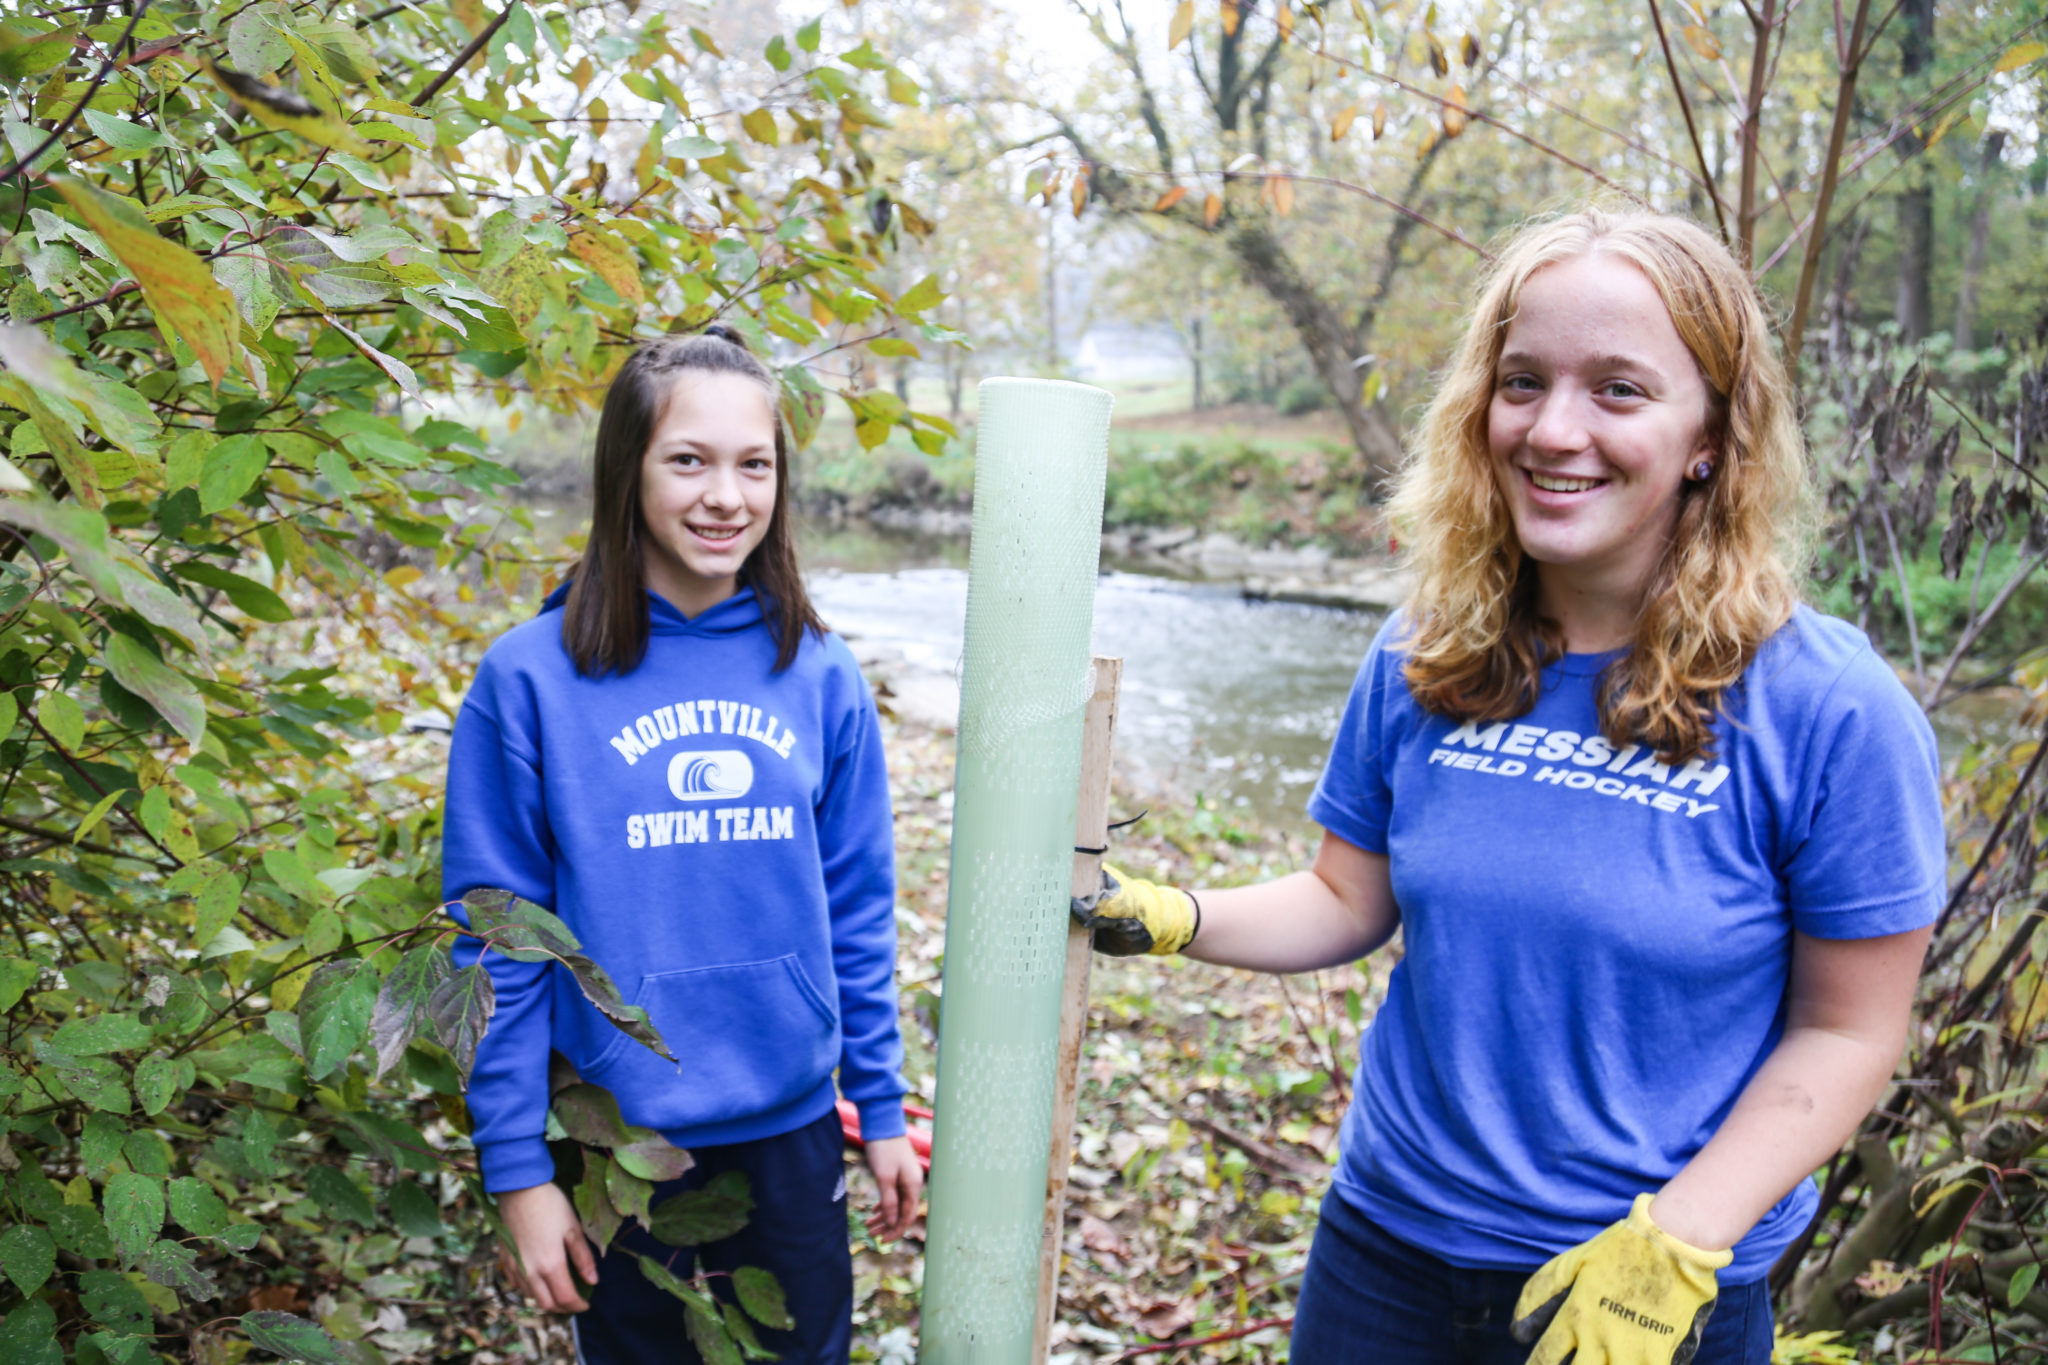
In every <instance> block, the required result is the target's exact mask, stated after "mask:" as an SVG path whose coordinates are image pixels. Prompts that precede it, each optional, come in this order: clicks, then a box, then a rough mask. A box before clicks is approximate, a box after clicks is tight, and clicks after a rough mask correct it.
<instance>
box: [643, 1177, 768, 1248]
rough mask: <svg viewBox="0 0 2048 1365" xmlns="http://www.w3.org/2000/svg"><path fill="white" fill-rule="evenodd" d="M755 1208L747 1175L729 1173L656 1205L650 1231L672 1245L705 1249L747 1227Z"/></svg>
mask: <svg viewBox="0 0 2048 1365" xmlns="http://www.w3.org/2000/svg"><path fill="white" fill-rule="evenodd" d="M753 1209H754V1199H753V1196H752V1195H750V1194H749V1193H748V1192H747V1178H746V1176H744V1175H742V1174H740V1172H738V1171H725V1172H722V1173H720V1174H719V1175H717V1176H715V1177H713V1179H712V1181H711V1183H710V1184H708V1185H706V1186H704V1187H703V1188H702V1189H696V1190H685V1191H683V1192H682V1193H681V1194H678V1195H672V1196H670V1197H669V1198H667V1199H664V1200H662V1201H661V1202H660V1203H659V1204H657V1205H655V1206H654V1218H653V1220H652V1222H651V1223H650V1225H649V1228H650V1230H651V1231H652V1232H653V1233H654V1235H655V1237H656V1238H657V1239H658V1240H660V1241H662V1242H665V1243H667V1244H668V1245H669V1246H672V1247H686V1246H701V1245H703V1244H704V1243H706V1242H719V1241H723V1240H725V1239H726V1238H727V1237H730V1236H732V1235H733V1234H734V1233H735V1232H738V1231H739V1230H740V1229H741V1228H743V1227H745V1226H746V1225H747V1215H748V1214H749V1213H752V1212H753Z"/></svg>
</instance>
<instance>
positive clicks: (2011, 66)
mask: <svg viewBox="0 0 2048 1365" xmlns="http://www.w3.org/2000/svg"><path fill="white" fill-rule="evenodd" d="M2043 57H2048V43H2021V44H2020V45H2019V46H2018V47H2014V48H2008V49H2006V53H2005V55H2004V56H2003V57H2000V58H1999V59H1998V61H1997V62H1996V63H1995V64H1993V66H1992V68H1991V69H1992V71H1994V72H1996V73H1997V74H1999V75H2001V76H2002V75H2004V74H2005V73H2006V72H2008V71H2017V70H2019V69H2020V68H2021V67H2023V66H2025V65H2026V64H2027V63H2028V62H2038V61H2040V60H2041V59H2042V58H2043Z"/></svg>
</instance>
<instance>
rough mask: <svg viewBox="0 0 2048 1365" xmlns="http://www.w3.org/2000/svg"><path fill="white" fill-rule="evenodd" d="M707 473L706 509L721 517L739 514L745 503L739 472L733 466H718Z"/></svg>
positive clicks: (705, 489)
mask: <svg viewBox="0 0 2048 1365" xmlns="http://www.w3.org/2000/svg"><path fill="white" fill-rule="evenodd" d="M705 472H706V476H707V477H706V478H705V480H704V492H703V498H702V501H703V503H704V509H705V510H706V511H708V512H712V513H715V514H717V515H720V516H723V515H725V514H726V513H728V512H737V511H738V510H739V509H740V508H741V506H742V505H744V501H745V500H744V499H743V498H742V497H741V495H740V472H739V470H737V469H735V468H733V467H732V466H731V465H724V464H717V465H713V466H712V467H711V468H710V469H709V470H707V471H705Z"/></svg>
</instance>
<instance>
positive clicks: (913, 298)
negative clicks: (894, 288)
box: [896, 275, 946, 314]
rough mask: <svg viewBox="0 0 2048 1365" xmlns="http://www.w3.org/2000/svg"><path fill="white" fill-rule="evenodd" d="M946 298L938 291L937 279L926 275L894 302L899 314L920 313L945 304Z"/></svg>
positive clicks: (935, 276)
mask: <svg viewBox="0 0 2048 1365" xmlns="http://www.w3.org/2000/svg"><path fill="white" fill-rule="evenodd" d="M945 299H946V296H945V295H944V294H943V293H941V292H940V291H939V277H938V276H937V275H927V276H925V277H924V278H923V279H921V280H919V281H918V282H917V283H916V284H913V285H912V286H910V288H909V290H908V291H906V292H905V293H903V294H902V295H900V296H899V297H898V298H897V300H896V311H897V312H898V313H899V314H908V313H922V312H923V311H925V309H927V308H936V307H937V306H938V305H939V304H941V303H943V302H945Z"/></svg>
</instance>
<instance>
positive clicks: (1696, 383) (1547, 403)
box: [1486, 252, 1714, 649]
mask: <svg viewBox="0 0 2048 1365" xmlns="http://www.w3.org/2000/svg"><path fill="white" fill-rule="evenodd" d="M1712 399H1713V395H1712V393H1711V391H1710V390H1709V389H1708V387H1707V383H1706V380H1705V378H1704V377H1703V376H1702V375H1701V374H1700V370H1699V366H1698V364H1697V363H1696V362H1695V361H1694V359H1693V356H1692V352H1691V351H1689V350H1687V349H1686V345H1685V342H1684V341H1683V340H1681V339H1680V337H1679V335H1678V329H1677V328H1676V327H1674V326H1673V325H1672V321H1671V315H1670V313H1669V312H1668V311H1667V310H1666V309H1665V307H1664V301H1663V300H1662V299H1661V298H1660V297H1659V296H1658V294H1657V290H1656V287H1655V286H1653V285H1652V284H1651V283H1650V281H1649V279H1648V278H1647V277H1646V276H1644V275H1643V273H1642V272H1641V271H1639V270H1637V269H1636V268H1635V267H1634V266H1633V265H1631V264H1629V263H1628V262H1627V261H1624V260H1622V259H1620V258H1618V257H1614V256H1609V255H1602V254H1600V253H1597V252H1595V253H1592V254H1589V255H1584V256H1578V257H1574V258H1572V259H1570V260H1565V261H1559V262H1557V263H1555V264H1552V265H1547V266H1544V267H1542V268H1541V269H1539V270H1538V271H1536V273H1535V274H1533V275H1531V276H1530V277H1529V278H1528V280H1527V282H1526V283H1525V284H1524V285H1523V286H1522V290H1521V296H1520V298H1519V299H1518V301H1517V309H1516V312H1515V315H1514V318H1513V320H1512V321H1511V322H1510V323H1509V324H1508V329H1507V336H1506V338H1505V340H1504V342H1503V344H1502V347H1501V355H1500V361H1499V363H1498V365H1497V366H1496V368H1495V373H1494V389H1493V398H1492V401H1491V403H1490V404H1489V406H1488V408H1487V419H1486V420H1487V445H1488V448H1489V449H1490V451H1491V453H1492V456H1493V464H1494V474H1495V477H1496V478H1497V479H1498V480H1499V482H1500V487H1501V490H1502V492H1503V494H1504V495H1505V497H1506V499H1507V504H1508V510H1509V513H1510V515H1511V516H1512V517H1513V518H1514V523H1515V534H1516V535H1517V537H1519V539H1520V540H1521V544H1522V548H1523V550H1524V551H1525V552H1526V553H1527V554H1528V556H1529V557H1530V558H1531V559H1533V560H1534V561H1536V563H1537V565H1538V582H1539V587H1540V590H1541V595H1542V599H1543V609H1544V611H1545V614H1546V615H1550V616H1551V617H1553V619H1556V620H1559V621H1560V622H1562V623H1563V624H1564V625H1565V627H1566V636H1567V638H1568V640H1570V641H1571V647H1572V648H1574V649H1584V648H1608V647H1612V645H1614V644H1618V643H1620V641H1618V640H1613V639H1611V637H1612V635H1613V634H1614V626H1615V623H1617V622H1625V621H1627V620H1629V619H1632V618H1633V614H1634V611H1635V609H1636V606H1637V604H1638V603H1639V602H1640V601H1641V598H1642V594H1643V591H1644V590H1645V589H1646V588H1647V587H1648V585H1649V581H1650V578H1651V575H1652V574H1653V573H1654V572H1655V570H1656V567H1657V563H1658V561H1659V559H1660V558H1661V557H1662V555H1663V553H1664V548H1665V545H1666V543H1667V542H1668V541H1669V539H1670V537H1671V532H1672V528H1673V526H1674V525H1675V524H1676V523H1677V520H1678V512H1679V502H1680V492H1681V489H1682V486H1683V484H1684V481H1685V479H1686V477H1687V471H1688V470H1689V469H1690V468H1691V467H1692V466H1693V465H1694V464H1695V463H1696V462H1698V461H1699V460H1701V459H1703V458H1704V459H1707V460H1710V461H1711V460H1712V459H1713V458H1714V451H1713V449H1712V444H1711V441H1710V439H1709V437H1708V432H1707V426H1708V422H1707V418H1708V415H1709V413H1710V411H1711V404H1712ZM1575 617H1577V618H1579V619H1580V621H1581V622H1582V624H1581V626H1580V627H1579V628H1574V620H1573V618H1575ZM1593 636H1600V637H1602V638H1600V639H1599V640H1597V641H1596V640H1593V639H1592V638H1591V637H1593ZM1621 637H1622V639H1624V640H1625V639H1626V638H1627V630H1626V629H1625V628H1624V629H1622V630H1621Z"/></svg>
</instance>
